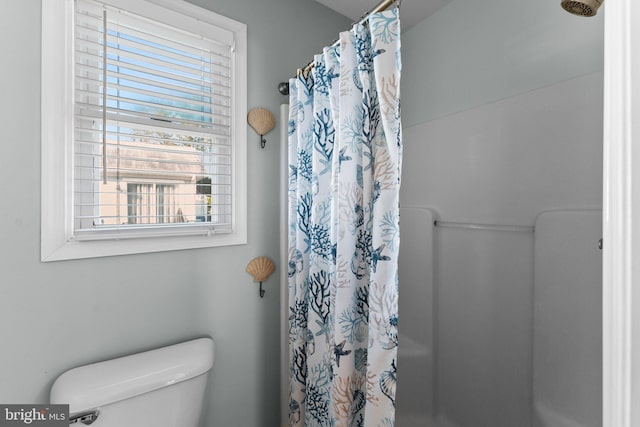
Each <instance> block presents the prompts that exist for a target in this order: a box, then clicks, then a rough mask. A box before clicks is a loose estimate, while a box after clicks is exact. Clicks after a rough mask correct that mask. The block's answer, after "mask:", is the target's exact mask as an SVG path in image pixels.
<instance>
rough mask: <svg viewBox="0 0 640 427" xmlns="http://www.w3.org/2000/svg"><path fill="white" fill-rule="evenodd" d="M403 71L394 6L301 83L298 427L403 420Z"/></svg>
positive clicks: (292, 217)
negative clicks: (399, 385) (398, 407)
mask: <svg viewBox="0 0 640 427" xmlns="http://www.w3.org/2000/svg"><path fill="white" fill-rule="evenodd" d="M400 64H401V62H400V23H399V19H398V10H397V9H394V10H388V11H384V12H379V13H374V14H372V15H371V16H370V17H369V18H368V20H367V22H366V23H364V24H356V25H355V26H354V27H353V29H352V30H351V31H345V32H343V33H341V34H340V41H339V44H338V45H336V46H332V47H328V48H325V49H324V51H323V54H320V55H316V56H315V57H314V68H313V71H312V72H311V73H309V75H308V76H303V75H299V76H298V77H297V78H296V79H291V81H290V84H289V86H290V113H289V232H288V239H289V260H288V261H289V262H288V270H289V271H288V275H289V283H288V285H289V333H290V335H289V357H290V402H289V403H290V404H289V409H290V414H289V417H290V423H291V426H310V427H313V426H335V427H347V426H370V427H378V426H380V427H382V426H384V427H392V426H393V425H394V423H395V395H396V361H397V346H398V329H397V326H398V277H397V272H398V267H397V265H398V262H397V258H398V246H399V241H400V240H399V239H400V236H399V201H398V198H399V189H400V171H401V158H402V132H401V123H400Z"/></svg>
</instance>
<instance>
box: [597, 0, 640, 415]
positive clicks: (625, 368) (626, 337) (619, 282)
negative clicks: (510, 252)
mask: <svg viewBox="0 0 640 427" xmlns="http://www.w3.org/2000/svg"><path fill="white" fill-rule="evenodd" d="M633 3H635V4H633ZM632 22H636V23H638V22H640V8H639V7H638V4H637V0H614V1H609V2H607V3H606V14H605V61H604V62H605V88H604V90H605V97H604V165H603V180H604V182H603V191H604V194H603V222H604V223H603V240H604V249H603V427H632V426H637V425H640V413H639V412H638V411H639V409H638V408H634V405H633V403H634V402H638V399H639V398H640V390H638V385H639V384H640V381H639V380H640V378H639V377H638V371H639V370H640V352H638V350H637V349H635V348H634V343H640V337H638V328H637V327H636V328H634V326H638V324H639V323H640V322H639V320H640V299H639V298H640V297H639V296H638V295H634V293H633V288H634V287H633V283H634V278H635V281H636V282H638V280H640V267H639V266H638V264H639V262H640V259H639V256H640V255H639V254H640V241H639V239H640V233H639V232H638V230H637V227H636V229H634V227H633V222H634V220H635V222H636V223H637V224H640V194H638V187H639V184H640V152H639V150H638V149H637V147H635V148H636V149H635V150H634V146H633V139H634V135H635V134H636V133H638V132H639V131H640V129H639V126H640V119H638V114H640V108H638V107H637V106H636V105H640V104H639V103H640V91H639V87H638V86H640V67H639V66H638V63H639V62H640V54H638V49H640V27H638V26H637V25H636V27H635V29H633V28H632V25H631V23H632ZM634 80H635V83H636V84H635V85H634V84H633V81H634ZM636 139H637V138H636ZM636 142H640V141H636ZM637 284H638V283H636V285H637ZM636 406H638V405H637V403H636Z"/></svg>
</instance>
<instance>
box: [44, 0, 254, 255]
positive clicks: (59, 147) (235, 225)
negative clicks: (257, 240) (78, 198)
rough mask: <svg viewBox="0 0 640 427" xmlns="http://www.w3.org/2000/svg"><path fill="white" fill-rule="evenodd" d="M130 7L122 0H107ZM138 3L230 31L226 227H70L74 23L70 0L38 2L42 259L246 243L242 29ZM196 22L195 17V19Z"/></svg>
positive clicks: (189, 10) (169, 0) (193, 10)
mask: <svg viewBox="0 0 640 427" xmlns="http://www.w3.org/2000/svg"><path fill="white" fill-rule="evenodd" d="M106 1H107V2H108V3H109V4H111V5H114V6H116V7H120V8H122V9H130V7H129V5H130V4H131V3H132V2H130V1H129V0H106ZM135 3H136V4H137V5H140V6H141V7H142V8H143V9H142V10H144V8H147V7H148V8H160V9H164V10H165V11H166V10H169V11H173V12H178V13H180V14H182V15H184V16H185V19H186V20H192V21H193V20H195V21H202V22H205V23H207V24H212V25H214V26H217V27H219V28H223V29H225V30H227V31H231V32H232V33H233V34H234V48H233V70H234V75H233V84H232V99H233V108H234V110H233V119H232V123H231V138H232V194H233V196H232V200H233V201H232V203H233V207H232V209H233V221H232V231H231V232H230V233H226V234H215V233H212V234H209V235H172V236H166V235H160V234H154V233H153V232H150V233H149V234H148V236H147V235H145V236H141V237H135V238H128V239H106V240H105V239H102V240H82V241H79V240H77V239H75V238H74V232H73V187H72V184H73V138H74V132H73V115H74V106H73V101H74V95H73V84H74V83H73V81H74V80H73V78H74V76H73V74H74V73H73V71H74V65H73V55H74V54H73V22H74V0H46V1H43V2H42V57H41V61H42V62H41V73H42V75H41V173H42V175H41V215H42V218H41V260H42V261H57V260H66V259H80V258H94V257H101V256H113V255H126V254H135V253H148V252H161V251H171V250H181V249H194V248H205V247H215V246H228V245H239V244H246V243H247V149H246V140H247V127H246V123H245V122H244V118H245V117H246V114H247V101H246V99H247V28H246V25H245V24H243V23H240V22H237V21H234V20H232V19H229V18H226V17H224V16H221V15H218V14H216V13H214V12H211V11H209V10H206V9H202V8H200V7H198V6H195V5H192V4H190V3H187V2H185V1H183V0H136V1H135ZM194 23H196V22H194Z"/></svg>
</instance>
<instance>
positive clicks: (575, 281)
mask: <svg viewBox="0 0 640 427" xmlns="http://www.w3.org/2000/svg"><path fill="white" fill-rule="evenodd" d="M601 236H602V212H601V211H599V210H598V211H588V210H580V211H575V210H572V211H551V212H545V213H543V214H541V215H540V216H539V217H538V219H537V221H536V242H535V276H534V277H535V280H534V294H535V298H534V334H533V340H534V346H533V347H534V353H533V354H534V364H533V373H534V375H533V406H534V423H533V427H599V426H601V425H602V404H601V401H602V369H601V368H602V327H601V325H602V251H601V250H600V249H599V248H598V240H599V239H600V238H601Z"/></svg>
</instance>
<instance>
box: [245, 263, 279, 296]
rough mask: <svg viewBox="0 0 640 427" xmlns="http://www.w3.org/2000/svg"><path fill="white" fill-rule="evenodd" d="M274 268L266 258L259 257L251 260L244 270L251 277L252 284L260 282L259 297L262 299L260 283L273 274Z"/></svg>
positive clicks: (262, 292)
mask: <svg viewBox="0 0 640 427" xmlns="http://www.w3.org/2000/svg"><path fill="white" fill-rule="evenodd" d="M275 269H276V266H275V265H274V264H273V261H271V260H270V259H269V258H267V257H266V256H259V257H257V258H254V259H252V260H251V261H249V264H247V268H246V269H245V270H246V272H247V273H249V274H250V275H252V276H253V281H254V282H260V297H261V298H262V297H264V293H265V290H264V289H262V282H264V281H265V280H267V278H268V277H269V275H270V274H271V273H273V272H274V271H275Z"/></svg>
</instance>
